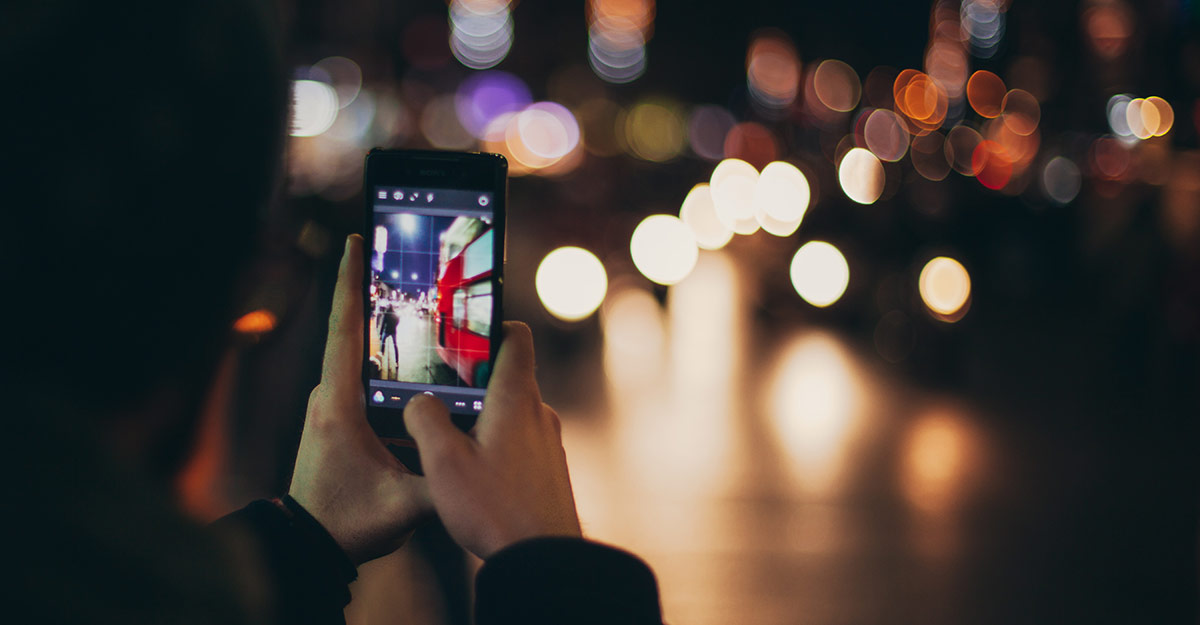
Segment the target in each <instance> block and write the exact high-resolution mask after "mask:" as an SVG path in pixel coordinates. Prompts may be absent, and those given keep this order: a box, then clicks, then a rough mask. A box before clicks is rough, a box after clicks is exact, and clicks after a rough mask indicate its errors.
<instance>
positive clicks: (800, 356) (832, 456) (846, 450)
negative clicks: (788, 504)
mask: <svg viewBox="0 0 1200 625" xmlns="http://www.w3.org/2000/svg"><path fill="white" fill-rule="evenodd" d="M771 369H772V371H771V374H770V377H769V378H768V380H769V382H768V385H767V387H766V393H764V397H763V399H764V400H765V401H766V402H767V404H766V408H767V413H768V414H769V415H770V420H771V423H772V424H773V425H774V426H775V431H776V433H777V435H778V441H779V443H780V444H781V446H782V448H783V450H784V451H785V452H787V458H788V460H789V461H790V463H791V465H792V471H791V472H790V476H791V477H792V478H793V479H794V480H795V481H796V486H798V487H800V488H801V489H802V490H803V491H805V492H808V493H812V494H820V495H831V494H833V493H835V492H837V491H839V490H841V489H842V488H843V487H844V486H845V482H846V480H847V478H848V477H849V476H848V473H849V469H851V467H852V466H853V461H854V459H855V451H856V449H855V447H856V445H857V444H858V443H859V439H860V436H861V435H862V434H863V433H864V431H865V430H867V429H868V426H869V425H870V423H869V422H868V412H867V410H866V407H867V404H868V403H869V399H868V396H869V393H865V392H864V390H863V386H864V384H863V379H862V373H861V371H860V370H859V368H858V367H857V366H856V363H855V362H854V359H853V357H852V356H851V354H850V353H848V350H847V349H846V347H845V346H844V345H843V344H842V343H841V342H840V341H839V340H837V339H836V338H834V337H833V336H831V335H829V334H824V333H816V332H813V333H805V334H802V335H799V336H796V337H794V338H792V339H789V340H787V341H786V342H784V343H783V344H782V345H781V350H780V353H779V357H778V360H777V361H776V363H775V364H774V365H773V366H772V368H771Z"/></svg>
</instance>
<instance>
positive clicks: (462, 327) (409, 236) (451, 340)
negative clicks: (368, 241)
mask: <svg viewBox="0 0 1200 625" xmlns="http://www.w3.org/2000/svg"><path fill="white" fill-rule="evenodd" d="M492 249H493V248H492V227H491V224H490V223H488V220H486V219H483V218H480V217H477V216H457V217H456V216H448V215H426V214H419V213H415V212H403V213H380V214H379V215H378V217H377V218H376V227H375V232H374V239H373V247H372V253H371V287H370V296H371V297H370V303H369V305H370V307H371V318H370V321H369V330H370V347H369V349H370V358H369V360H370V365H369V366H370V367H371V371H370V377H371V378H373V379H377V380H388V381H395V382H410V383H418V384H440V385H447V386H467V387H474V386H484V385H486V381H487V375H488V373H489V371H488V356H489V354H490V352H491V341H490V338H489V337H490V332H491V321H492V308H493V306H492V300H493V298H492V283H491V276H492V265H493V262H492Z"/></svg>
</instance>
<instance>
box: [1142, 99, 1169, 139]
mask: <svg viewBox="0 0 1200 625" xmlns="http://www.w3.org/2000/svg"><path fill="white" fill-rule="evenodd" d="M1148 106H1152V107H1154V108H1155V109H1157V113H1158V123H1157V125H1156V128H1155V129H1154V136H1156V137H1161V136H1163V135H1165V134H1167V133H1168V132H1170V131H1171V127H1172V126H1174V125H1175V110H1174V109H1172V108H1171V105H1170V104H1169V103H1168V102H1167V101H1166V100H1164V99H1162V98H1160V97H1158V96H1150V97H1148V98H1146V104H1145V105H1143V106H1142V108H1143V109H1145V108H1147V107H1148ZM1144 115H1145V114H1144V113H1143V116H1144Z"/></svg>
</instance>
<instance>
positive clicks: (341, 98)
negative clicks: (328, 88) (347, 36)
mask: <svg viewBox="0 0 1200 625" xmlns="http://www.w3.org/2000/svg"><path fill="white" fill-rule="evenodd" d="M313 69H316V70H320V71H322V72H324V73H325V75H326V76H329V84H330V85H332V86H333V90H334V91H335V92H337V97H338V106H339V107H340V108H346V107H347V106H350V104H351V103H352V102H354V99H355V98H357V97H358V93H359V91H361V90H362V68H360V67H359V66H358V63H355V62H354V61H353V60H351V59H348V58H346V57H344V56H331V57H329V58H325V59H321V60H320V61H317V62H316V63H314V64H313Z"/></svg>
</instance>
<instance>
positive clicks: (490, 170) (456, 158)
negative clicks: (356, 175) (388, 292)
mask: <svg viewBox="0 0 1200 625" xmlns="http://www.w3.org/2000/svg"><path fill="white" fill-rule="evenodd" d="M380 185H382V186H406V185H407V186H412V187H418V188H421V187H423V188H441V189H464V190H470V191H486V192H490V193H491V194H492V197H493V200H492V206H491V209H492V228H493V230H494V232H495V235H494V236H495V237H496V243H495V246H494V249H493V250H492V253H493V258H492V267H493V270H492V272H493V273H492V290H493V298H494V299H493V302H492V326H491V335H490V336H489V339H490V349H491V353H490V354H489V356H488V359H489V361H490V362H491V363H492V364H493V365H494V364H495V362H496V354H497V353H498V352H499V349H500V341H501V338H502V336H503V330H502V327H501V324H502V322H503V319H504V316H503V301H504V298H503V291H504V258H505V245H507V243H506V240H507V237H506V236H504V235H505V232H506V230H505V228H506V226H505V224H506V222H507V220H506V213H507V204H508V161H507V160H506V159H505V158H504V157H503V156H501V155H499V154H491V153H487V152H440V151H432V150H385V149H381V148H375V149H373V150H371V151H370V152H368V153H367V156H366V163H365V166H364V168H363V195H364V197H365V201H366V211H365V212H366V219H365V221H364V222H363V232H364V237H367V235H368V234H369V233H371V232H373V231H374V229H375V194H374V187H376V186H380ZM368 242H369V238H368ZM370 262H371V246H370V245H369V244H368V245H364V246H363V268H364V271H363V284H362V288H361V294H362V297H363V318H364V323H363V373H362V383H363V392H364V393H368V392H369V389H370V384H369V377H368V375H369V373H368V372H369V369H368V367H367V362H368V359H369V357H370V355H369V354H368V353H367V348H368V346H369V345H370V331H371V329H370V326H369V322H370V314H371V310H370V285H371V271H370V266H371V265H370ZM364 400H365V404H366V409H367V418H368V420H369V421H370V422H371V423H372V425H373V426H375V428H376V431H377V433H378V434H380V435H387V436H397V437H406V436H407V433H406V432H405V431H404V429H403V428H404V421H403V419H402V418H401V417H402V414H403V410H402V409H401V408H393V407H386V406H378V405H373V404H372V403H371V401H370V398H368V397H364ZM447 408H449V409H450V412H451V415H452V417H453V418H454V421H455V423H457V424H458V425H459V427H462V428H463V429H468V428H469V427H470V426H471V425H473V424H474V420H475V417H476V415H475V414H473V413H471V412H467V413H463V412H461V411H457V412H456V411H455V409H454V407H453V406H449V405H448V406H447ZM380 427H384V428H385V429H386V431H380Z"/></svg>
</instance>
